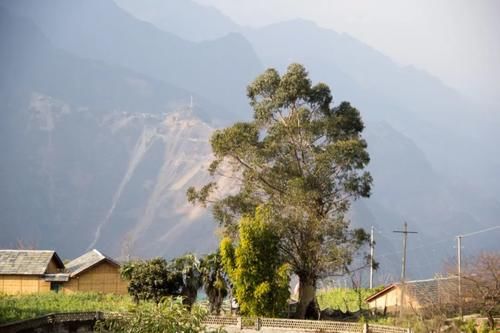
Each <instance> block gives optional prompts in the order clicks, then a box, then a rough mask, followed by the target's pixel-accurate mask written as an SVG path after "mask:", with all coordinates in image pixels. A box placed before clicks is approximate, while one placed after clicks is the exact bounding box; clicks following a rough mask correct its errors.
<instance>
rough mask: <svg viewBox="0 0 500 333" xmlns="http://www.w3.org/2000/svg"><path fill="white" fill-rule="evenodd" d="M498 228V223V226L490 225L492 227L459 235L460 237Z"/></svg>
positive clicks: (499, 226)
mask: <svg viewBox="0 0 500 333" xmlns="http://www.w3.org/2000/svg"><path fill="white" fill-rule="evenodd" d="M498 228H500V225H496V226H493V227H490V228H486V229H483V230H478V231H473V232H470V233H468V234H463V235H459V236H460V237H468V236H472V235H476V234H480V233H483V232H486V231H491V230H495V229H498ZM457 237H458V236H457Z"/></svg>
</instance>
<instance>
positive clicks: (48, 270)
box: [0, 250, 67, 294]
mask: <svg viewBox="0 0 500 333" xmlns="http://www.w3.org/2000/svg"><path fill="white" fill-rule="evenodd" d="M63 271H64V264H63V262H62V260H61V258H59V256H58V255H57V253H56V252H55V251H39V250H0V293H5V294H31V293H40V292H48V291H50V290H54V288H55V286H56V285H57V283H58V282H55V283H54V280H57V279H60V278H61V275H59V274H60V273H61V272H63ZM66 276H67V274H65V275H63V276H62V279H65V278H66Z"/></svg>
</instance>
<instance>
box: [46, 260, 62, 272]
mask: <svg viewBox="0 0 500 333" xmlns="http://www.w3.org/2000/svg"><path fill="white" fill-rule="evenodd" d="M45 273H47V274H54V273H59V268H58V267H57V265H56V263H55V261H54V259H52V260H51V261H50V262H49V265H48V266H47V270H46V271H45Z"/></svg>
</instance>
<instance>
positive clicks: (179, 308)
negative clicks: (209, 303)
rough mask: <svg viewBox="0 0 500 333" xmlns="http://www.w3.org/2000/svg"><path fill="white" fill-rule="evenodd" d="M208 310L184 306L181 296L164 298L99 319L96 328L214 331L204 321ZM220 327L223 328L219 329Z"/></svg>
mask: <svg viewBox="0 0 500 333" xmlns="http://www.w3.org/2000/svg"><path fill="white" fill-rule="evenodd" d="M207 314H208V310H207V309H206V308H204V307H202V306H199V305H197V304H195V305H194V306H192V307H191V308H188V307H187V306H185V305H184V304H183V302H182V300H181V299H179V298H177V299H173V298H170V297H166V298H163V299H162V300H161V301H160V302H159V303H158V304H155V303H152V302H146V303H141V304H140V305H137V306H135V307H134V308H132V309H131V310H130V312H129V313H127V314H126V315H122V316H117V317H116V318H114V319H108V320H106V321H103V322H98V323H97V325H96V331H97V332H103V333H104V332H113V333H152V332H162V333H178V332H183V333H198V332H212V331H213V330H209V329H207V328H206V327H205V326H204V325H203V318H205V316H206V315H207ZM216 331H221V330H216Z"/></svg>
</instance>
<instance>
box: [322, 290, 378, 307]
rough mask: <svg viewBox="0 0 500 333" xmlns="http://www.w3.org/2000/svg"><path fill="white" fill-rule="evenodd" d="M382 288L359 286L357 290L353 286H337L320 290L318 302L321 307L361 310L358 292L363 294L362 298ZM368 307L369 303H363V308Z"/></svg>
mask: <svg viewBox="0 0 500 333" xmlns="http://www.w3.org/2000/svg"><path fill="white" fill-rule="evenodd" d="M382 288H383V287H381V288H374V289H369V288H359V289H357V290H355V289H352V288H335V289H329V290H320V291H318V295H317V297H318V303H319V307H320V308H321V309H326V308H330V309H334V310H340V311H342V312H347V311H350V312H356V311H359V310H360V308H359V302H358V297H359V295H358V292H359V293H360V294H361V299H363V300H364V299H365V298H367V297H368V296H370V295H372V294H374V293H376V292H378V291H380V290H381V289H382ZM366 309H368V304H367V303H364V302H363V303H362V306H361V310H366Z"/></svg>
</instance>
